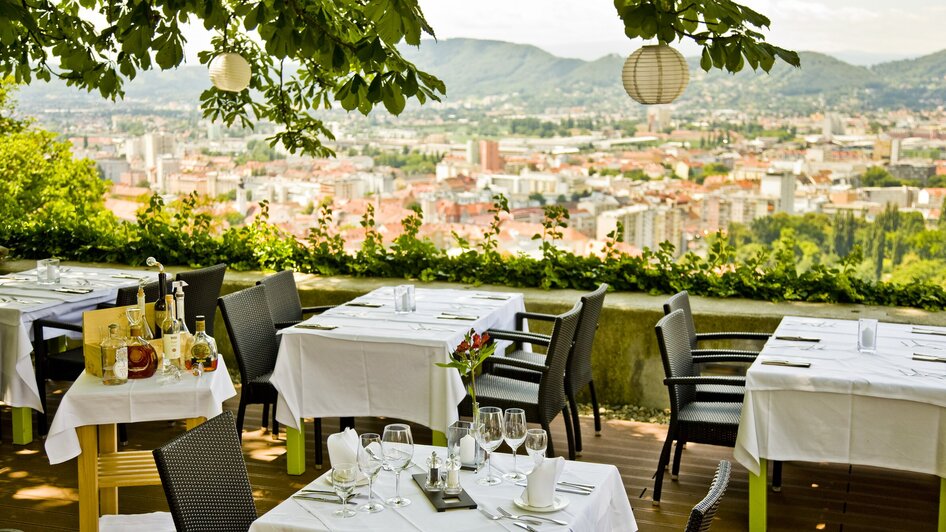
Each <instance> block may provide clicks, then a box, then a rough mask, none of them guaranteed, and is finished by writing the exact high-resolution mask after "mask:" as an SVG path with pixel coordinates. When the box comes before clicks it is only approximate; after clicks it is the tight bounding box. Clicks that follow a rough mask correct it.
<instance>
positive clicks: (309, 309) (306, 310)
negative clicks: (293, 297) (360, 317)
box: [302, 305, 336, 314]
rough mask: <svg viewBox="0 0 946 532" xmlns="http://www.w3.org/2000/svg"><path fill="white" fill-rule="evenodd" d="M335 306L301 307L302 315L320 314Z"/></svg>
mask: <svg viewBox="0 0 946 532" xmlns="http://www.w3.org/2000/svg"><path fill="white" fill-rule="evenodd" d="M335 306H336V305H319V306H317V307H302V313H303V314H321V313H323V312H325V311H326V310H329V309H333V308H335Z"/></svg>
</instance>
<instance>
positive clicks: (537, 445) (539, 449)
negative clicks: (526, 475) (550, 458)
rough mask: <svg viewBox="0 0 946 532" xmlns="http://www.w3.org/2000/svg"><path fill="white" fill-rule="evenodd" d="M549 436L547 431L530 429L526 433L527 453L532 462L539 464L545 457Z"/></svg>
mask: <svg viewBox="0 0 946 532" xmlns="http://www.w3.org/2000/svg"><path fill="white" fill-rule="evenodd" d="M548 440H549V437H548V434H546V433H545V429H529V430H528V431H526V452H527V453H529V456H531V457H532V460H534V461H535V462H538V461H539V459H540V458H544V457H545V448H546V447H547V446H548Z"/></svg>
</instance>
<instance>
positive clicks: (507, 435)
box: [503, 408, 529, 482]
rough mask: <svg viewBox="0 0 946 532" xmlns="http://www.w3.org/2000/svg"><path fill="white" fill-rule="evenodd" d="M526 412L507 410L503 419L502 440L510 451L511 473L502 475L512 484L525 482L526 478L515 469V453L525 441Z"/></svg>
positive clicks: (518, 409)
mask: <svg viewBox="0 0 946 532" xmlns="http://www.w3.org/2000/svg"><path fill="white" fill-rule="evenodd" d="M528 428H529V427H528V426H526V411H525V410H523V409H521V408H507V409H506V414H505V416H504V418H503V439H505V440H506V445H508V446H509V448H510V449H512V471H510V472H509V473H506V474H505V475H503V478H505V479H508V480H512V481H513V482H516V481H520V480H525V478H526V476H525V475H523V474H522V473H520V472H519V469H517V468H516V451H517V450H518V449H519V446H520V445H522V442H524V441H525V439H526V430H528Z"/></svg>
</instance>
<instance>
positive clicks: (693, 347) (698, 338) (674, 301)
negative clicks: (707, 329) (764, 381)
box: [664, 290, 771, 402]
mask: <svg viewBox="0 0 946 532" xmlns="http://www.w3.org/2000/svg"><path fill="white" fill-rule="evenodd" d="M675 310H681V311H683V316H684V321H685V323H686V330H687V337H688V339H689V342H690V352H691V353H692V355H693V362H694V363H695V364H707V363H717V362H745V363H747V364H751V363H752V362H753V361H754V360H755V357H756V356H757V355H758V354H759V352H758V351H748V350H740V349H697V344H698V343H699V342H702V341H711V340H755V341H759V342H764V341H766V340H768V339H769V337H770V336H771V334H768V333H756V332H713V333H697V332H696V326H695V325H694V323H693V311H692V310H691V309H690V296H689V294H687V292H686V290H684V291H682V292H678V293H676V294H674V295H673V296H671V297H670V299H668V300H667V301H666V302H665V303H664V315H668V314H670V313H671V312H673V311H675ZM699 374H700V370H699V366H694V372H693V375H694V376H696V375H699ZM745 392H746V390H745V388H744V387H743V386H742V385H727V384H699V385H697V386H696V398H697V400H698V401H736V402H742V398H743V396H744V395H745Z"/></svg>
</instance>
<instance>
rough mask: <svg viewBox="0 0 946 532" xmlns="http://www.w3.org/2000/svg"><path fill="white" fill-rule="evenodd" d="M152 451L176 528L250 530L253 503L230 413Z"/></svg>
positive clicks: (196, 531) (187, 531)
mask: <svg viewBox="0 0 946 532" xmlns="http://www.w3.org/2000/svg"><path fill="white" fill-rule="evenodd" d="M152 452H153V454H154V462H155V464H156V465H157V467H158V475H159V476H160V477H161V485H162V486H164V495H165V496H166V497H167V500H168V507H169V508H170V509H171V516H172V517H173V518H174V526H176V527H177V530H178V532H190V531H193V532H208V531H221V532H224V531H226V532H231V531H232V532H238V531H239V532H246V531H247V530H249V528H250V525H251V524H252V523H253V521H254V520H256V517H257V514H256V503H255V502H254V501H253V488H252V487H251V486H250V477H249V475H247V472H246V462H244V460H243V448H242V446H241V445H240V439H239V437H238V434H237V431H236V427H235V426H234V424H233V413H232V412H224V413H222V414H220V415H219V416H216V417H214V418H211V419H208V420H207V421H206V422H204V423H203V424H201V425H199V426H197V427H195V428H194V429H191V430H189V431H187V432H185V433H183V434H180V435H178V436H177V437H175V438H174V439H172V440H171V441H169V442H167V443H166V444H164V445H163V446H161V447H159V448H157V449H155V450H154V451H152Z"/></svg>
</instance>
